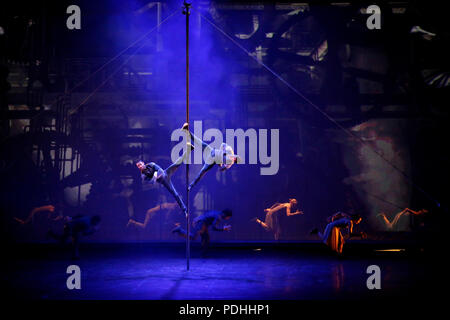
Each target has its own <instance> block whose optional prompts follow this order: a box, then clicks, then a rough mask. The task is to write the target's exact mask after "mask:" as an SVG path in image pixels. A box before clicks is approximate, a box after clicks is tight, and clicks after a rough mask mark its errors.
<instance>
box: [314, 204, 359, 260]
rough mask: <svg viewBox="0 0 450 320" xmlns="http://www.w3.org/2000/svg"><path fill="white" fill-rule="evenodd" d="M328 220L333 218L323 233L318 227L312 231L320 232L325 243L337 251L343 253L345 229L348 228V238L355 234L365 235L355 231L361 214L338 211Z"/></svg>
mask: <svg viewBox="0 0 450 320" xmlns="http://www.w3.org/2000/svg"><path fill="white" fill-rule="evenodd" d="M328 220H331V222H330V223H328V224H327V226H326V227H325V231H324V232H323V233H321V232H319V230H318V229H317V228H316V229H313V230H312V231H311V234H318V235H319V237H320V238H321V239H322V241H323V243H325V244H326V245H327V246H329V247H330V248H331V249H332V250H333V251H336V252H337V253H342V250H343V248H344V243H345V240H344V236H343V235H342V230H343V229H347V231H348V238H350V237H353V236H360V237H364V234H363V233H353V227H354V225H356V224H359V223H361V220H362V218H361V216H360V215H359V214H352V215H348V214H346V213H343V212H337V213H336V214H334V215H333V216H332V217H331V218H329V219H328Z"/></svg>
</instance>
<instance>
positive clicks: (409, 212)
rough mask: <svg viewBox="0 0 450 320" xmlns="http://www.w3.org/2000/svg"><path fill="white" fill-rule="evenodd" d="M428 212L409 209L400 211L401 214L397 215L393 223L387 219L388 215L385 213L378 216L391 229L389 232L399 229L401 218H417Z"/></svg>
mask: <svg viewBox="0 0 450 320" xmlns="http://www.w3.org/2000/svg"><path fill="white" fill-rule="evenodd" d="M427 212H428V210H425V209H422V210H419V211H413V210H411V209H409V208H405V209H403V210H402V211H400V212H399V213H397V214H396V215H395V217H394V219H392V221H389V219H388V218H387V217H386V214H385V213H384V212H382V213H380V214H378V217H380V218H381V219H382V221H383V223H384V225H385V226H386V227H387V228H388V229H389V230H397V229H398V224H399V220H400V218H401V217H406V216H409V217H416V216H420V215H423V214H425V213H427Z"/></svg>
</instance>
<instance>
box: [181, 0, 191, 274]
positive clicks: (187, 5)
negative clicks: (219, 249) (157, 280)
mask: <svg viewBox="0 0 450 320" xmlns="http://www.w3.org/2000/svg"><path fill="white" fill-rule="evenodd" d="M183 14H184V15H185V16H186V123H187V124H188V132H187V133H186V134H187V137H186V150H187V152H188V157H187V159H188V161H186V206H187V211H186V230H187V236H186V269H187V270H189V259H190V255H191V248H190V234H191V221H190V220H191V219H190V213H189V155H190V152H189V151H190V147H189V146H188V145H187V143H188V142H189V140H190V136H189V15H190V14H191V4H190V3H187V2H186V1H184V2H183Z"/></svg>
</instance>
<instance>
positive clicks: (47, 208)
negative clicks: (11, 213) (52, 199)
mask: <svg viewBox="0 0 450 320" xmlns="http://www.w3.org/2000/svg"><path fill="white" fill-rule="evenodd" d="M39 212H48V219H51V220H52V221H59V220H61V219H63V218H64V216H63V215H62V213H61V211H59V212H58V214H56V216H54V217H53V218H52V215H53V214H54V212H55V207H54V206H53V205H51V204H50V205H46V206H41V207H36V208H33V210H31V212H30V214H29V215H28V217H27V218H26V219H25V220H22V219H19V218H17V217H14V220H16V221H17V222H19V223H20V224H27V223H30V222H33V219H34V215H35V214H36V213H39Z"/></svg>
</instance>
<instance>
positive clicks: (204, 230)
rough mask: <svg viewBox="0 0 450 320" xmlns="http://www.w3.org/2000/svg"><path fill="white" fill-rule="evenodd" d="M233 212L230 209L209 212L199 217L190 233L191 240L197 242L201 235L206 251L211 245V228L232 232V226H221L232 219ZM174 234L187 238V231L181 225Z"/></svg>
mask: <svg viewBox="0 0 450 320" xmlns="http://www.w3.org/2000/svg"><path fill="white" fill-rule="evenodd" d="M231 216H232V212H231V210H229V209H225V210H222V211H207V212H205V213H204V214H202V215H200V216H198V217H197V218H195V219H194V221H193V222H192V228H191V230H190V231H191V232H190V239H192V240H195V239H196V238H197V236H198V235H199V234H200V237H201V240H202V248H203V250H205V249H206V248H207V246H208V244H209V231H208V228H209V227H211V228H212V229H213V230H214V231H230V230H231V225H224V226H223V227H219V224H220V223H221V222H223V221H226V220H228V219H230V218H231ZM172 232H173V233H177V234H179V235H180V236H182V237H186V235H187V231H186V230H184V229H183V228H182V227H181V226H180V224H177V226H176V227H175V228H174V229H173V230H172Z"/></svg>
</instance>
